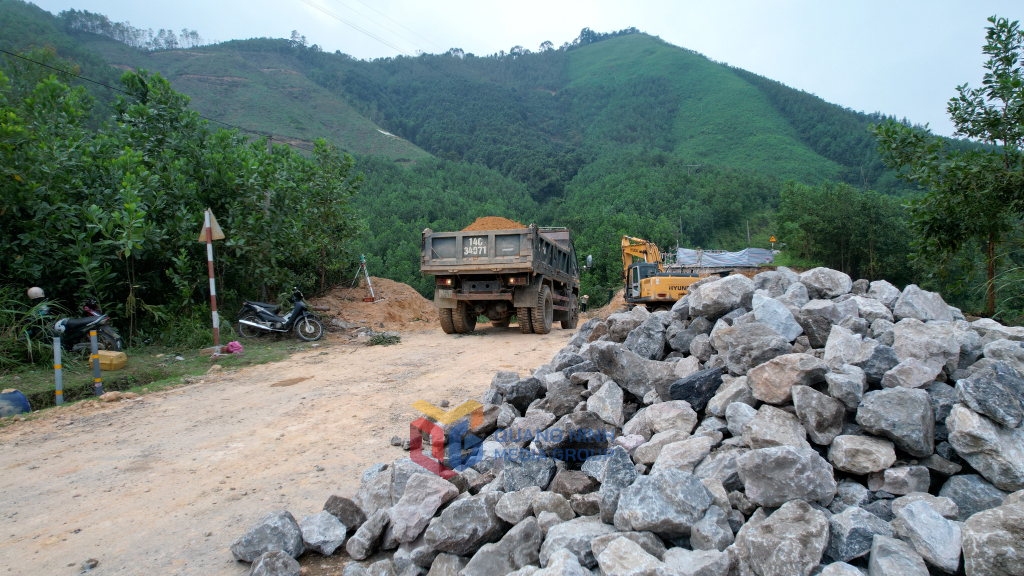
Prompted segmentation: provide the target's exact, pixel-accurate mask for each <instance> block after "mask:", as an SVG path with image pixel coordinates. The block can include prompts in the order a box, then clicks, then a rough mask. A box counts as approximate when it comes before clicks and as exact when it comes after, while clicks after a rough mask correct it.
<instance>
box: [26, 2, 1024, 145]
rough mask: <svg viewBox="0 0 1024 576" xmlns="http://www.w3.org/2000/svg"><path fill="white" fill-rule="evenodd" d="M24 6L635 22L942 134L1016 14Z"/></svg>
mask: <svg viewBox="0 0 1024 576" xmlns="http://www.w3.org/2000/svg"><path fill="white" fill-rule="evenodd" d="M35 4H37V5H39V6H40V7H42V8H44V9H46V10H49V11H51V12H53V13H57V12H60V11H61V10H65V9H68V8H77V9H80V10H89V11H92V12H99V13H102V14H105V15H107V16H108V17H110V18H111V19H112V20H115V21H130V22H131V23H132V25H134V26H136V27H139V28H153V29H160V28H170V29H173V30H176V31H180V30H181V29H182V28H186V27H187V28H189V29H195V30H197V31H198V32H199V33H200V34H201V35H202V36H203V37H204V38H207V39H217V40H230V39H239V38H252V37H260V36H269V37H281V38H287V37H288V36H289V35H290V34H291V31H292V30H298V31H299V32H300V33H301V34H304V35H305V36H306V38H307V39H308V41H309V43H310V44H318V45H320V46H321V47H323V48H324V49H325V50H328V51H332V52H333V51H335V50H341V51H342V52H344V53H347V54H351V55H353V56H356V57H358V58H378V57H382V56H395V55H398V54H400V53H403V52H404V53H407V54H415V53H416V51H417V50H422V51H424V52H443V51H445V50H447V49H448V48H451V47H458V48H462V49H463V50H465V51H466V52H472V53H474V54H478V55H483V54H491V53H494V52H497V51H499V50H505V51H508V49H509V48H511V47H512V46H515V45H521V46H523V47H525V48H529V49H531V50H536V49H537V47H538V46H539V45H540V43H541V42H543V41H545V40H550V41H551V42H553V43H554V44H555V45H556V46H557V45H560V44H562V43H563V42H565V41H571V40H572V39H573V38H575V37H576V36H578V35H579V32H580V30H581V29H582V28H584V27H589V28H591V29H593V30H595V31H599V32H606V31H611V30H619V29H622V28H627V27H629V26H635V27H636V28H639V29H640V30H642V31H644V32H647V33H649V34H653V35H656V36H660V37H661V38H662V39H664V40H666V41H668V42H671V43H672V44H675V45H677V46H682V47H685V48H689V49H691V50H696V51H698V52H701V53H702V54H704V55H706V56H708V57H709V58H712V59H714V60H717V61H719V62H727V63H729V64H731V65H733V66H738V67H740V68H744V69H746V70H750V71H752V72H755V73H757V74H761V75H763V76H766V77H768V78H772V79H774V80H778V81H780V82H783V83H784V84H787V85H788V86H791V87H793V88H798V89H801V90H806V91H807V92H811V93H813V94H816V95H818V96H820V97H822V98H824V99H825V100H827V101H829V102H834V103H836V104H839V105H841V106H845V107H847V108H852V109H854V110H858V111H864V112H874V111H880V112H884V113H886V114H895V115H896V116H898V117H906V118H907V119H909V120H911V121H912V122H915V123H919V124H924V123H928V124H930V126H931V128H932V130H933V131H935V132H936V133H938V134H942V135H946V136H948V135H951V134H952V132H953V127H952V125H951V124H950V122H949V120H948V117H947V114H946V102H947V101H948V100H949V98H951V97H952V96H954V95H955V94H956V86H958V85H960V84H963V83H965V82H968V83H970V84H971V85H974V86H977V85H979V83H980V80H981V77H982V73H983V71H982V68H981V64H982V63H983V62H984V57H983V55H982V53H981V47H982V44H983V43H984V39H985V30H984V28H985V25H986V24H987V22H986V21H985V19H986V18H987V17H988V16H991V15H993V14H998V15H1000V16H1005V17H1008V18H1010V19H1015V20H1018V19H1024V2H1021V1H1020V0H1016V1H975V0H972V1H951V0H947V1H941V0H933V1H895V2H894V1H892V0H887V1H860V0H858V1H855V2H824V1H820V0H818V1H784V2H783V1H780V2H768V1H764V0H750V1H728V0H718V1H714V2H712V1H707V0H705V1H703V2H689V1H677V2H660V1H638V0H634V1H632V2H623V1H622V0H615V1H611V0H595V1H589V2H580V1H562V0H554V1H552V0H546V1H536V0H520V1H518V2H508V1H506V2H481V1H479V0H475V1H467V0H449V1H436V0H141V1H140V0H35ZM317 7H319V8H320V9H318V8H317ZM325 11H326V12H325ZM328 12H329V13H328ZM332 14H333V15H332ZM342 20H344V21H345V22H348V23H345V22H343V21H342ZM353 25H354V26H356V27H358V28H360V29H362V31H360V30H357V29H356V28H354V27H353ZM371 35H372V36H373V37H371ZM374 37H376V38H374Z"/></svg>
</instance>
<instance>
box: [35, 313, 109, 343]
mask: <svg viewBox="0 0 1024 576" xmlns="http://www.w3.org/2000/svg"><path fill="white" fill-rule="evenodd" d="M39 314H40V316H42V317H44V318H45V317H46V316H49V315H50V307H49V306H48V305H46V304H44V305H43V306H42V307H40V308H39ZM109 320H110V316H109V315H107V314H102V313H100V312H99V310H98V309H97V310H96V311H95V312H94V313H93V315H91V316H86V317H85V318H61V319H60V320H57V321H56V322H54V323H53V324H51V325H50V326H48V327H47V330H46V332H47V334H46V335H47V336H49V337H53V336H60V347H61V348H63V349H64V350H67V351H68V352H81V351H88V350H92V338H91V337H90V336H89V332H90V331H92V330H95V331H96V347H97V348H98V349H100V350H112V351H115V352H120V351H121V350H122V349H123V348H124V344H123V343H122V342H121V335H120V334H118V333H117V330H114V328H113V327H112V326H110V324H108V322H109ZM41 331H42V330H39V331H38V332H41ZM38 335H39V334H36V336H38Z"/></svg>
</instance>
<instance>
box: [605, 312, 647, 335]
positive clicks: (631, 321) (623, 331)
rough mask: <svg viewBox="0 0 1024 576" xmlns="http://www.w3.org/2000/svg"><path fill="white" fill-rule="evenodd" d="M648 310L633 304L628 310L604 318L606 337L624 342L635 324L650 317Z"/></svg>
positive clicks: (637, 324)
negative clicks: (606, 327)
mask: <svg viewBox="0 0 1024 576" xmlns="http://www.w3.org/2000/svg"><path fill="white" fill-rule="evenodd" d="M650 315H651V314H650V312H648V311H647V309H646V308H644V307H643V306H634V307H633V309H632V310H630V311H629V312H623V313H618V314H612V315H611V316H609V317H608V318H606V319H605V323H607V325H608V339H609V340H611V341H612V342H619V343H621V342H624V341H625V340H626V338H627V337H628V336H629V333H630V332H632V331H633V330H634V329H635V328H636V327H637V326H639V325H640V324H642V323H643V322H644V320H647V318H648V317H650Z"/></svg>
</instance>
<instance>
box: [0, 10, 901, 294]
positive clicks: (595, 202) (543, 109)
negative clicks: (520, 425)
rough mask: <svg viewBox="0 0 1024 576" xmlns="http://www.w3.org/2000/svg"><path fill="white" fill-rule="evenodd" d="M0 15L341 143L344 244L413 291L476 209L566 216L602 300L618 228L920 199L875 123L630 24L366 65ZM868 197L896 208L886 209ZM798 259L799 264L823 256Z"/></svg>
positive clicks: (105, 97)
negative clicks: (357, 175)
mask: <svg viewBox="0 0 1024 576" xmlns="http://www.w3.org/2000/svg"><path fill="white" fill-rule="evenodd" d="M113 16H115V17H116V15H113ZM0 22H2V23H3V24H4V25H3V26H2V29H0V46H2V47H4V49H7V50H12V51H21V50H25V49H27V48H30V47H32V46H37V47H38V46H42V45H49V46H52V47H54V48H55V50H56V52H57V54H58V55H59V56H61V57H63V58H65V59H67V60H68V61H71V62H74V63H76V64H77V65H78V66H79V68H80V71H81V72H82V74H83V75H85V76H89V77H93V78H96V79H98V80H100V81H102V82H104V83H111V84H114V83H116V82H117V76H118V75H119V74H120V72H121V71H122V70H135V69H137V68H141V69H147V70H151V71H152V72H153V73H159V74H161V75H162V76H164V77H165V78H167V79H168V80H169V82H170V83H171V86H173V87H174V89H175V90H177V91H179V92H182V93H184V94H186V95H188V96H189V97H190V98H191V101H190V108H192V109H193V110H196V111H198V112H199V113H200V114H202V115H204V116H207V117H209V118H212V119H215V120H219V121H222V122H227V123H230V124H232V125H237V126H241V127H243V128H245V129H248V130H252V131H254V132H255V134H256V136H257V137H258V136H259V135H262V134H272V135H273V137H274V139H275V141H277V142H283V143H290V144H293V145H296V146H299V147H306V148H308V147H311V145H310V143H311V142H312V141H313V140H314V139H315V138H317V137H323V138H325V139H326V140H328V141H329V142H332V143H334V144H335V145H336V146H338V148H339V149H341V150H344V151H347V152H349V153H352V154H353V155H354V156H355V161H356V170H359V171H362V172H363V174H364V176H365V181H364V182H363V184H362V187H361V189H360V192H359V194H358V195H357V196H356V197H355V199H354V205H355V206H356V207H357V208H358V210H359V213H360V215H361V218H362V219H363V221H364V222H365V227H364V232H363V233H362V235H361V236H360V238H359V240H357V245H356V246H355V249H356V250H355V252H364V253H366V255H367V258H368V261H369V262H370V266H371V270H372V271H373V273H374V274H378V275H381V276H386V277H390V278H393V279H396V280H400V281H403V282H408V283H410V284H412V285H414V286H416V287H417V288H418V289H419V290H421V291H422V292H424V293H425V294H429V291H430V285H429V282H427V281H426V280H425V279H423V278H422V277H420V275H419V273H418V253H419V234H420V231H421V230H422V229H423V228H427V227H430V228H433V229H435V230H446V229H455V228H461V227H463V226H465V225H466V224H468V223H470V222H471V221H472V220H473V219H474V218H476V217H478V216H486V215H499V216H505V217H509V218H515V219H518V220H520V221H523V222H536V223H538V224H541V225H568V226H571V227H572V228H573V230H574V235H575V238H576V242H577V248H578V251H579V253H580V254H582V255H585V254H593V255H594V256H595V259H596V267H595V269H594V270H592V271H590V272H588V273H586V274H585V277H584V279H583V281H584V289H585V290H591V291H594V292H595V301H596V302H597V303H600V301H601V298H602V296H601V294H602V293H603V292H598V291H597V289H598V288H606V287H612V286H617V285H618V284H619V282H620V280H619V272H620V266H621V263H620V258H619V254H618V248H617V246H618V241H619V238H620V237H621V236H622V235H623V234H629V235H634V236H642V237H647V238H650V239H652V240H654V241H656V242H657V243H658V244H659V245H661V246H663V247H665V248H670V247H671V246H674V245H675V244H676V243H677V242H678V243H679V245H682V246H690V247H698V246H699V247H703V248H719V249H739V248H742V247H745V246H747V242H748V241H747V237H748V236H747V229H748V226H749V229H750V241H751V244H752V245H754V246H761V247H767V239H768V237H769V236H770V235H772V234H775V235H777V236H780V241H781V242H787V241H789V240H794V241H795V240H799V241H801V242H804V243H806V242H807V241H808V240H807V237H806V235H804V236H800V235H799V234H800V232H799V231H797V230H795V229H793V231H792V234H793V238H792V239H790V238H787V237H786V236H785V234H787V233H789V231H787V230H784V229H783V228H782V224H784V222H782V221H781V220H779V219H778V218H777V217H776V215H777V214H778V213H779V211H780V210H783V212H784V211H785V209H786V206H783V205H782V202H783V194H782V192H783V190H784V189H787V188H786V187H787V186H788V185H787V184H786V182H787V181H794V182H796V183H797V184H800V185H805V186H811V187H816V188H814V190H819V191H820V192H815V194H819V195H820V196H821V197H825V196H827V195H828V193H827V191H828V190H832V188H828V186H831V184H830V183H832V182H836V183H843V184H845V185H847V187H846V188H843V189H842V190H848V191H852V192H851V193H853V194H863V193H864V192H866V191H869V190H874V191H877V192H878V193H880V194H881V195H882V197H889V198H905V197H908V196H909V195H914V194H916V193H917V187H916V186H915V185H914V184H908V183H907V182H906V181H903V180H899V179H897V178H896V174H895V173H894V172H893V171H892V170H889V169H887V168H886V167H885V166H884V165H883V164H882V162H881V160H880V157H879V154H878V152H877V142H876V141H875V138H874V136H872V135H871V134H870V133H869V130H868V129H869V126H871V125H872V124H876V123H879V122H881V121H884V120H887V119H888V118H887V117H885V116H884V115H882V114H880V113H874V114H864V113H860V112H855V111H852V110H848V109H845V108H843V107H842V106H839V105H836V104H831V103H828V102H825V101H823V100H821V99H820V98H818V97H816V96H813V95H811V94H808V93H806V92H803V91H800V90H797V89H793V88H790V87H787V86H784V85H782V84H780V83H778V82H775V81H772V80H770V79H767V78H763V77H761V76H758V75H756V74H753V73H750V72H748V71H745V70H741V69H737V68H734V67H730V66H728V65H725V64H721V63H718V62H715V61H714V60H711V59H709V58H708V57H705V56H704V55H701V54H698V53H695V52H693V51H690V50H687V49H685V48H680V47H677V46H673V45H671V44H668V43H666V42H664V41H662V40H661V39H659V38H657V37H653V36H650V35H647V34H644V33H642V32H640V31H638V30H635V29H631V28H630V29H624V30H620V31H618V32H613V33H605V34H599V33H595V32H593V31H590V30H589V29H584V30H583V31H582V32H581V34H580V36H579V37H578V38H576V39H574V40H572V41H571V42H565V43H564V44H562V45H561V46H560V47H557V48H556V47H554V46H553V45H552V44H551V43H549V42H545V43H544V44H543V45H542V46H541V47H539V48H538V49H537V51H531V50H529V49H525V48H523V47H521V46H516V47H513V48H512V49H510V50H509V51H508V52H504V51H501V52H499V53H497V54H491V55H474V54H470V53H466V52H464V51H463V50H461V49H458V48H452V49H451V50H449V51H447V52H445V53H441V54H422V55H419V56H417V57H398V58H382V59H377V60H372V61H366V60H358V59H354V58H351V57H349V56H347V55H345V54H341V53H328V52H324V51H323V50H321V49H320V48H319V47H317V46H316V45H312V46H310V45H308V43H307V42H306V41H305V38H304V37H302V36H301V35H299V34H293V38H292V39H289V40H286V39H267V38H259V39H249V40H232V41H229V42H223V43H219V44H216V45H201V44H202V43H201V42H198V44H200V45H197V46H194V47H191V48H176V49H175V48H174V42H176V40H174V41H169V40H168V38H169V37H163V36H161V37H162V38H164V40H162V41H160V42H157V41H156V40H153V39H150V40H146V37H147V36H146V34H145V33H142V32H141V31H138V30H135V29H132V28H131V27H129V26H127V25H121V24H118V23H116V22H111V21H110V20H107V19H106V18H105V17H103V16H99V15H94V14H89V13H83V12H68V13H62V15H61V16H53V15H51V14H49V13H46V12H44V11H42V10H39V9H38V8H36V7H34V6H32V5H29V4H25V3H24V2H22V0H0ZM163 33H164V31H161V34H163ZM149 36H150V37H152V36H153V35H152V34H150V35H149ZM182 37H183V38H195V39H198V38H199V36H198V33H194V31H183V35H182ZM140 38H141V39H142V40H140ZM161 42H162V43H161ZM169 42H170V44H169ZM179 45H180V44H179ZM12 65H17V66H21V65H25V64H23V63H21V64H13V63H12ZM65 80H67V81H68V82H71V83H72V84H79V83H81V82H80V81H78V80H75V79H74V78H65ZM86 86H87V87H88V88H89V90H90V91H92V92H93V94H94V95H95V96H96V100H95V102H96V105H95V107H94V109H93V112H92V116H91V117H90V118H89V119H88V122H89V123H90V125H93V126H98V125H99V124H101V123H102V122H103V121H104V120H105V119H107V118H109V117H110V114H111V109H110V108H109V105H108V104H107V103H108V102H110V101H112V99H113V96H114V93H113V92H110V91H108V90H107V89H106V88H102V87H96V86H93V85H86ZM903 122H906V121H905V120H904V121H903ZM250 136H253V134H251V133H250ZM808 190H811V189H810V188H808ZM791 197H792V195H791ZM872 198H874V197H872ZM871 201H872V202H875V200H871ZM879 202H881V201H879ZM885 202H888V201H885ZM885 205H886V206H889V207H891V209H892V210H897V211H898V210H901V208H899V202H898V201H893V202H888V203H886V204H885ZM886 209H889V208H886ZM794 221H795V220H792V219H791V220H790V221H789V222H790V226H791V228H792V226H793V225H794V224H792V222H794ZM887 238H888V237H887ZM894 242H896V243H895V244H892V245H891V246H888V247H884V246H880V247H879V248H880V250H881V252H880V253H885V254H887V255H888V256H887V257H888V258H889V261H890V263H891V262H897V261H898V262H899V266H898V267H897V268H898V271H897V272H896V273H898V274H900V275H902V276H901V277H905V278H906V279H911V272H910V271H909V268H908V267H907V265H906V262H907V259H906V257H904V256H901V255H903V254H905V253H906V252H907V251H908V250H909V248H908V247H907V241H906V238H905V237H903V238H900V239H899V241H895V240H894ZM837 250H843V248H842V247H840V248H837ZM894 250H895V252H894ZM901 251H902V252H901ZM799 254H800V256H801V257H803V258H808V259H809V260H806V262H808V263H811V262H814V261H819V262H820V261H824V260H829V259H830V258H832V255H831V253H828V254H823V253H822V252H821V251H820V250H818V251H815V250H804V251H800V252H799ZM872 254H874V248H872ZM795 255H796V254H794V256H795ZM860 258H861V257H860V256H858V259H855V260H849V259H847V258H846V256H845V255H842V256H841V257H839V264H838V265H836V264H835V263H833V265H834V266H837V267H842V266H844V264H843V263H844V262H845V263H846V264H845V265H846V266H847V268H849V270H848V271H849V272H850V273H852V274H860V275H864V274H876V273H878V271H877V270H876V269H875V267H873V266H871V265H869V264H865V265H863V266H861V265H860V264H858V263H859V262H861V259H860ZM815 259H817V260H815ZM865 261H866V260H865ZM893 266H895V264H893ZM897 268H893V270H897Z"/></svg>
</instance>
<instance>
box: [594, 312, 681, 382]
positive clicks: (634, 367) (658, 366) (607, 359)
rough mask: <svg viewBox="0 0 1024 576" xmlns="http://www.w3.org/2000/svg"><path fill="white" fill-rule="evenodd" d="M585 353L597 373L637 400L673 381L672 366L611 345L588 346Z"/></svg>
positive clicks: (599, 343)
mask: <svg viewBox="0 0 1024 576" xmlns="http://www.w3.org/2000/svg"><path fill="white" fill-rule="evenodd" d="M637 308H640V307H639V306H638V307H637ZM637 308H634V310H636V309H637ZM587 352H588V354H589V355H590V361H591V362H593V363H594V364H595V365H596V366H597V369H598V370H600V371H601V372H602V373H604V374H605V375H606V376H608V377H609V378H611V379H612V380H614V381H615V383H616V384H618V385H619V386H621V387H622V388H624V389H625V390H627V391H629V392H630V393H631V394H633V395H634V396H636V397H637V398H643V397H644V396H646V395H647V393H648V392H650V391H651V390H654V389H656V387H658V386H659V385H660V386H665V387H666V388H667V387H668V386H669V385H671V384H672V382H675V381H676V380H677V377H676V375H675V372H674V368H675V366H673V363H671V362H658V361H656V360H649V359H646V358H642V357H640V356H639V355H637V354H636V353H635V352H633V351H632V350H629V349H628V348H626V347H625V346H623V345H621V344H616V343H615V342H601V341H598V342H591V344H590V347H589V348H588V349H587Z"/></svg>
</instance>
